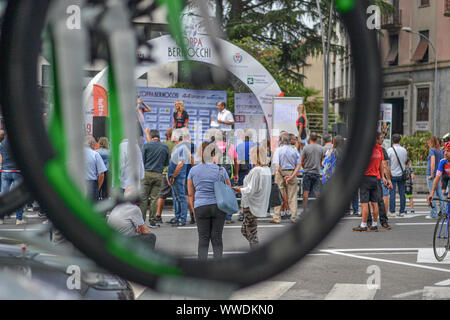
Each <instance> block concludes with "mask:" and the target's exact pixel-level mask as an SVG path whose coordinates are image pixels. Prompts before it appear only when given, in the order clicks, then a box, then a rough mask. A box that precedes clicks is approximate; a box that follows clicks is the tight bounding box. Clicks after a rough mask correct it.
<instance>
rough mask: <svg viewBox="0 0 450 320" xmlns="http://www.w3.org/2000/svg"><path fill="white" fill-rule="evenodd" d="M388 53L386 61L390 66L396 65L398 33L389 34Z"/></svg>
mask: <svg viewBox="0 0 450 320" xmlns="http://www.w3.org/2000/svg"><path fill="white" fill-rule="evenodd" d="M389 47H390V49H389V54H388V56H387V59H386V62H387V63H388V64H389V65H390V66H397V65H398V34H395V35H391V36H390V37H389Z"/></svg>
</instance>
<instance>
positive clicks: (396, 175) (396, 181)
mask: <svg viewBox="0 0 450 320" xmlns="http://www.w3.org/2000/svg"><path fill="white" fill-rule="evenodd" d="M401 139H402V137H401V136H400V135H399V134H394V135H392V147H391V148H389V149H388V150H387V153H388V156H389V164H390V165H389V166H390V169H391V174H392V178H391V181H392V189H391V190H390V191H389V192H390V198H389V211H390V213H391V215H394V214H395V196H396V188H397V185H398V193H399V196H400V212H399V214H398V216H400V217H401V216H403V215H404V214H405V213H406V210H405V207H406V195H405V181H403V178H402V174H403V171H404V170H405V169H406V160H408V152H407V151H406V149H405V148H403V147H402V146H400V140H401Z"/></svg>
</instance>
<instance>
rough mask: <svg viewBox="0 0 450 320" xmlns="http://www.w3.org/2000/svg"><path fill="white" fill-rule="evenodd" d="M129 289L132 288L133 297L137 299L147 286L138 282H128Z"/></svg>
mask: <svg viewBox="0 0 450 320" xmlns="http://www.w3.org/2000/svg"><path fill="white" fill-rule="evenodd" d="M130 285H131V289H133V293H134V299H135V300H138V299H139V297H140V296H141V295H142V294H143V293H144V291H145V290H146V289H147V287H144V286H143V285H140V284H138V283H134V282H130Z"/></svg>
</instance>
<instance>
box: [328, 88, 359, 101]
mask: <svg viewBox="0 0 450 320" xmlns="http://www.w3.org/2000/svg"><path fill="white" fill-rule="evenodd" d="M352 97H353V86H350V87H349V86H340V87H336V88H333V89H330V90H329V99H330V101H331V102H333V101H338V100H346V99H350V98H352Z"/></svg>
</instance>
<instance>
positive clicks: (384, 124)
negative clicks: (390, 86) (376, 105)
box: [378, 104, 392, 149]
mask: <svg viewBox="0 0 450 320" xmlns="http://www.w3.org/2000/svg"><path fill="white" fill-rule="evenodd" d="M378 132H381V133H382V134H383V138H384V142H383V147H385V148H386V149H387V148H390V147H391V138H392V104H382V105H381V106H380V116H379V118H378Z"/></svg>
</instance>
